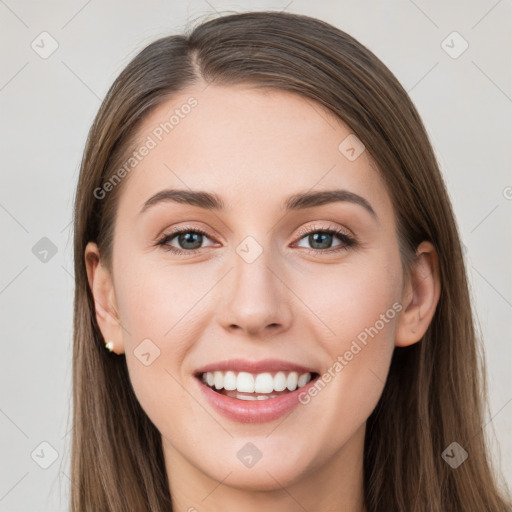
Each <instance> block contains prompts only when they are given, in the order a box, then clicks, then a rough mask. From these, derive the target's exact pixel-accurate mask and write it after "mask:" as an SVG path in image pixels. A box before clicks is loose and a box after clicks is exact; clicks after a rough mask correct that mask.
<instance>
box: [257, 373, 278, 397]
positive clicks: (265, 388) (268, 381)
mask: <svg viewBox="0 0 512 512" xmlns="http://www.w3.org/2000/svg"><path fill="white" fill-rule="evenodd" d="M272 391H274V379H273V378H272V375H270V373H260V374H258V375H256V379H255V380H254V392H255V393H272Z"/></svg>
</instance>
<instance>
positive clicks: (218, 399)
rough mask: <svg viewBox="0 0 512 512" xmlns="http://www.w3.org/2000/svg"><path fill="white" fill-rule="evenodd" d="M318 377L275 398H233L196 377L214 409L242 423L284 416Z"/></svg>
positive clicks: (264, 420)
mask: <svg viewBox="0 0 512 512" xmlns="http://www.w3.org/2000/svg"><path fill="white" fill-rule="evenodd" d="M317 379H318V376H317V377H315V378H314V379H313V380H311V381H309V383H308V384H306V385H305V386H302V387H301V388H299V389H296V390H295V391H291V392H290V393H286V394H285V395H281V396H278V397H275V398H268V399H266V400H239V399H238V398H231V397H229V396H226V395H222V394H221V393H217V392H216V391H214V390H213V389H212V388H210V387H209V386H207V385H206V384H203V382H202V381H201V380H200V379H198V378H195V380H196V381H197V383H198V384H199V386H200V388H201V390H202V392H203V393H204V395H205V396H206V398H207V399H208V401H209V402H210V404H211V405H212V406H213V407H214V409H215V410H217V411H218V412H219V413H220V414H222V415H223V416H225V417H227V418H229V419H231V420H233V421H238V422H240V423H264V422H267V421H273V420H276V419H278V418H280V417H281V416H284V415H285V414H287V413H289V412H291V411H292V410H293V409H294V408H295V407H297V405H299V403H300V402H299V394H301V393H303V392H307V391H308V389H309V388H310V387H311V386H313V385H314V384H315V382H316V381H317Z"/></svg>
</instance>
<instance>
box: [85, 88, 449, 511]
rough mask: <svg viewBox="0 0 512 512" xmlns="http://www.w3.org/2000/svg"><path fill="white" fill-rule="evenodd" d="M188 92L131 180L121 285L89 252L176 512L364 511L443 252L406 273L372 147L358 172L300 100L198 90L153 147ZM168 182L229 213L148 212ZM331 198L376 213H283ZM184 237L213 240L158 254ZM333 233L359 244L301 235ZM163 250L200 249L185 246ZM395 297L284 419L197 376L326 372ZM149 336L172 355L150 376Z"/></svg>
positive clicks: (333, 134)
mask: <svg viewBox="0 0 512 512" xmlns="http://www.w3.org/2000/svg"><path fill="white" fill-rule="evenodd" d="M190 96H194V98H196V99H197V101H198V105H197V107H195V108H194V109H193V110H192V112H191V113H190V114H189V115H188V116H186V117H185V118H184V119H181V120H180V123H179V124H178V125H177V126H175V127H174V129H173V130H172V131H171V132H170V133H169V134H167V135H165V137H164V138H163V140H162V141H161V142H159V144H158V145H157V146H156V147H155V148H154V149H152V150H151V151H150V152H149V154H148V155H147V156H146V157H145V158H144V159H143V160H142V161H141V162H140V163H139V164H138V165H137V167H136V169H135V170H134V171H133V172H132V173H131V174H130V175H129V176H128V177H126V178H125V182H124V183H123V184H122V186H123V189H122V194H121V196H120V202H119V205H118V212H117V219H116V225H115V234H114V245H113V255H112V269H113V270H112V274H111V273H110V272H109V271H108V269H107V268H106V267H105V266H104V265H102V263H101V261H100V255H99V252H98V248H97V246H96V245H95V244H94V243H92V242H91V243H89V244H88V246H87V249H86V253H85V260H86V264H87V271H88V276H89V283H90V286H91V290H92V291H93V294H94V298H95V304H96V316H97V320H98V325H99V327H100V329H101V331H102V334H103V336H104V338H105V340H112V341H113V342H114V351H115V352H116V353H117V354H124V355H125V357H126V362H127V366H128V370H129V373H130V379H131V381H132V384H133V387H134V390H135V393H136V395H137V398H138V400H139V401H140V403H141V405H142V407H143V409H144V410H145V412H146V413H147V415H148V416H149V418H150V419H151V421H152V422H153V423H154V424H155V426H156V427H157V428H158V430H159V431H160V432H161V434H162V439H163V449H164V455H165V461H166V467H167V474H168V477H169V485H170V489H171V494H172V497H173V506H174V509H175V510H179V511H188V510H194V509H195V510H197V511H200V512H203V511H204V512H207V511H208V512H213V511H225V510H234V509H235V508H236V509H237V510H240V511H244V512H252V511H261V510H266V511H270V512H273V511H279V512H283V511H285V512H298V511H302V510H311V511H313V510H314V511H318V512H327V511H333V510H340V505H339V504H340V503H342V504H343V510H344V511H346V512H356V511H357V512H361V511H364V510H365V506H364V502H363V473H362V462H363V448H364V435H365V428H366V420H367V418H368V416H369V415H370V414H371V412H372V411H373V409H374V408H375V406H376V404H377V402H378V400H379V397H380V395H381V393H382V390H383V387H384V382H385V380H386V376H387V373H388V369H389V364H390V360H391V356H392V353H393V350H394V348H395V346H408V345H411V344H413V343H416V342H418V341H419V340H420V339H421V337H422V336H423V334H424V333H425V331H426V330H427V327H428V325H429V323H430V321H431V319H432V316H433V314H434V311H435V308H436V305H437V302H438V299H439V293H440V283H439V271H438V266H437V256H436V253H435V250H434V248H433V246H432V245H431V244H429V243H427V242H423V243H422V244H421V245H420V246H419V247H418V251H417V260H416V264H415V265H414V267H413V269H412V270H411V272H410V274H408V275H406V276H403V273H402V267H401V260H400V253H399V249H398V240H397V237H396V233H395V228H396V225H395V219H394V213H393V206H392V202H391V199H390V196H389V194H388V193H387V191H386V188H385V186H384V184H383V182H382V180H381V178H380V177H379V175H378V173H377V172H376V170H375V169H374V168H372V166H371V161H370V157H369V154H368V151H364V152H363V153H362V154H361V155H360V156H359V157H358V158H357V159H356V160H354V161H349V160H348V159H347V158H346V157H345V155H344V154H342V153H341V152H340V151H339V149H338V146H339V144H340V143H341V142H342V141H343V140H344V139H345V138H346V137H347V136H348V135H349V134H350V133H351V130H350V129H349V128H348V127H347V126H346V125H344V124H343V123H341V122H337V120H336V119H335V118H334V117H333V116H332V115H331V114H329V113H328V112H326V111H325V110H323V109H322V108H321V107H320V106H319V105H317V104H313V103H312V102H310V101H309V100H305V99H304V98H302V97H299V96H296V95H293V94H291V93H287V92H283V91H275V90H274V91H270V92H269V91H267V92H263V91H262V90H259V91H257V90H254V89H251V88H250V87H248V86H245V87H244V86H237V87H219V86H214V85H210V86H208V87H206V88H205V86H204V84H201V85H197V86H194V87H191V88H189V89H187V90H185V91H182V92H181V93H180V94H178V95H176V96H175V97H174V98H173V99H172V100H169V101H168V102H167V103H165V104H164V105H162V106H160V107H159V108H158V109H156V110H155V111H154V112H152V113H151V114H150V116H149V117H147V118H146V119H145V120H144V122H143V124H142V126H141V128H140V130H139V134H140V140H141V141H143V140H145V139H146V138H147V136H148V135H149V134H151V132H152V130H154V128H155V127H156V126H158V125H159V123H160V122H163V121H165V120H168V119H169V117H170V116H171V115H172V113H173V111H174V109H176V108H179V107H180V105H183V104H184V103H186V101H187V99H188V98H190ZM171 188H174V189H181V190H201V191H207V192H211V193H215V194H217V195H218V196H220V197H221V198H222V200H223V202H224V204H225V209H224V210H219V211H214V210H207V209H203V208H200V207H199V206H191V205H187V204H177V203H173V202H170V201H163V202H160V203H158V204H155V205H153V206H152V207H150V208H148V209H147V210H146V211H145V212H144V213H141V214H139V211H140V210H141V208H142V206H143V205H144V203H145V202H146V201H147V200H148V198H150V197H151V196H153V195H154V194H155V193H157V192H159V191H161V190H164V189H171ZM334 189H344V190H347V191H350V192H352V193H353V194H357V195H359V196H361V197H363V198H364V199H365V200H366V201H367V202H368V203H369V204H370V205H371V207H372V209H373V210H374V212H375V216H374V215H372V214H371V213H370V212H369V211H368V210H367V209H365V208H364V207H363V206H361V205H360V204H356V203H353V202H349V201H341V202H334V203H329V204H324V205H321V206H314V207H311V208H307V209H304V210H290V211H285V210H283V209H281V205H282V203H283V202H284V201H285V199H286V198H288V196H290V195H292V194H296V193H299V192H306V191H310V192H316V191H327V190H334ZM174 227H185V228H188V230H186V232H187V233H190V232H192V233H194V231H193V229H190V228H194V227H196V228H201V229H203V230H206V231H207V233H208V235H207V236H202V237H201V235H197V237H198V239H199V243H198V244H197V245H194V248H195V247H197V246H199V247H200V249H199V250H198V252H197V253H195V254H193V255H188V254H186V255H179V254H174V253H172V252H170V251H166V250H165V249H164V248H163V247H162V246H158V245H155V244H156V242H157V241H158V240H159V239H160V238H161V237H162V235H164V234H168V233H169V231H170V229H171V228H174ZM332 227H334V228H338V229H341V230H343V231H344V232H346V233H347V234H350V235H351V236H353V237H355V238H356V240H357V243H356V245H355V246H347V247H346V249H345V250H341V251H338V252H333V250H334V249H336V248H339V247H341V246H343V245H345V244H344V241H342V240H340V239H339V238H338V236H337V235H336V234H334V235H332V237H331V239H332V244H331V247H332V248H330V249H329V248H318V247H319V246H318V245H316V246H314V245H311V243H312V242H311V239H312V237H311V236H310V237H308V235H307V234H301V229H303V228H311V229H312V233H317V232H320V233H322V232H323V230H324V231H325V230H326V229H329V228H332ZM247 236H251V237H253V238H254V239H255V240H256V241H257V243H258V244H259V246H260V247H261V249H262V253H261V255H260V256H259V257H258V258H257V259H255V260H254V261H253V262H251V263H248V262H247V261H246V260H244V259H243V258H242V257H241V256H240V255H239V253H237V251H236V248H237V246H238V245H239V244H240V243H241V242H242V241H243V240H244V239H245V238H246V237H247ZM192 240H193V239H192ZM201 240H202V244H201ZM313 243H314V242H313ZM167 245H168V246H172V247H174V248H176V249H181V250H182V251H186V250H190V249H187V247H190V245H189V246H186V245H183V244H180V240H179V238H178V237H177V236H175V237H174V239H173V240H172V241H171V240H169V241H168V242H167ZM315 247H317V249H316V252H315V251H314V248H315ZM320 247H329V245H328V244H325V245H323V246H320ZM308 249H309V251H308ZM329 251H331V252H329ZM393 304H400V305H401V311H400V313H399V314H396V315H393V318H392V319H388V321H387V322H386V323H385V324H384V327H383V328H381V329H380V330H379V331H378V334H376V335H374V337H373V338H368V343H367V345H365V346H364V347H363V348H362V350H361V351H360V352H359V353H358V354H357V356H354V358H353V359H352V360H351V361H349V362H348V364H347V365H346V366H345V367H344V368H343V370H342V371H340V372H338V373H337V374H336V377H335V378H333V379H332V380H331V381H330V382H329V383H328V384H327V385H326V386H325V388H324V389H323V390H322V391H321V392H320V393H318V395H317V396H316V397H314V398H313V399H311V401H310V402H309V403H308V404H307V405H299V406H298V407H296V408H294V409H293V410H292V411H291V413H290V414H288V415H287V416H285V417H282V418H279V419H277V420H272V421H268V422H263V423H252V424H244V423H241V422H238V421H234V420H232V419H228V418H226V417H224V416H222V415H220V414H219V413H218V411H217V410H215V409H214V408H212V406H211V404H210V403H209V402H208V401H207V400H205V398H204V396H203V394H202V393H200V392H199V391H198V384H197V382H196V380H195V379H196V377H195V376H194V372H195V370H196V369H197V368H199V367H200V366H204V365H206V364H209V363H211V362H218V361H222V360H225V359H231V358H233V357H241V358H244V359H250V360H255V361H258V360H261V359H266V358H277V359H284V360H286V361H292V362H294V363H298V364H303V365H306V366H308V367H313V368H316V369H318V373H320V374H323V373H324V372H326V371H327V370H328V369H329V368H332V366H333V363H334V362H335V361H336V358H337V357H338V356H339V355H340V354H341V355H343V354H344V353H345V352H346V351H347V350H348V349H349V348H350V346H351V343H352V342H353V340H355V339H357V336H358V335H359V334H360V333H361V332H363V331H364V329H365V328H368V327H370V326H374V325H376V321H377V320H379V318H381V316H380V315H382V314H384V313H386V311H388V310H389V309H390V308H391V307H392V305H393ZM381 323H382V322H381ZM147 338H149V339H150V340H151V342H152V343H154V345H156V346H157V347H158V348H159V350H160V356H159V357H157V358H156V359H155V360H154V361H153V362H152V363H151V364H150V365H148V366H145V365H144V364H142V363H141V361H140V360H139V359H138V358H137V357H136V356H135V355H134V350H136V348H137V346H138V345H139V344H140V343H141V342H142V340H144V339H147ZM119 428H122V425H119ZM248 442H251V443H253V444H254V445H255V446H256V447H257V448H258V450H259V452H260V453H261V454H262V456H261V459H260V460H259V461H258V462H257V463H256V464H255V465H254V466H252V467H250V468H249V467H246V466H244V464H242V463H241V462H240V460H239V458H238V457H237V452H238V450H240V449H241V448H242V447H244V445H246V444H247V443H248Z"/></svg>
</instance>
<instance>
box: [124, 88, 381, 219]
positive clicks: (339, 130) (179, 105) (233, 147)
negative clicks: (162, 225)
mask: <svg viewBox="0 0 512 512" xmlns="http://www.w3.org/2000/svg"><path fill="white" fill-rule="evenodd" d="M347 137H349V138H348V139H347ZM351 137H354V135H353V134H352V132H351V129H350V128H349V127H348V126H347V125H345V124H344V123H343V122H342V121H341V120H339V119H338V118H337V117H335V116H334V115H333V114H332V113H331V112H329V111H328V110H327V109H325V108H323V107H322V106H321V105H320V104H318V103H316V102H313V101H311V100H308V99H306V98H303V97H302V96H299V95H297V94H294V93H290V92H286V91H281V90H268V89H265V90H262V89H255V88H251V87H249V86H236V87H233V86H230V87H219V86H214V85H209V86H207V87H206V88H204V84H203V85H202V87H199V86H197V87H191V88H188V89H186V90H184V91H181V92H180V93H179V94H177V95H176V96H175V97H173V98H172V99H170V100H168V101H167V102H165V103H164V104H162V105H161V106H160V107H158V108H157V109H156V110H155V111H153V112H152V113H151V114H150V115H149V116H148V117H147V118H146V119H145V120H144V122H143V123H142V124H141V126H140V128H139V130H138V141H137V143H136V144H135V151H137V150H138V149H140V148H142V146H144V145H145V146H147V147H148V148H150V149H149V150H148V151H144V153H145V155H144V156H142V157H141V156H140V153H141V151H139V158H138V160H137V163H136V165H135V166H134V167H133V170H132V171H130V173H129V175H128V177H127V178H126V180H127V183H125V184H124V186H125V188H124V191H123V193H122V197H121V204H120V208H123V205H124V207H125V208H126V207H128V206H129V209H130V211H134V210H136V211H139V210H140V208H141V207H142V205H143V204H144V201H145V200H147V198H148V197H150V196H151V195H153V194H155V193H156V192H158V191H159V190H163V189H168V188H180V189H194V190H206V191H211V192H215V193H216V194H218V195H220V196H221V197H222V198H223V199H224V200H225V202H226V204H227V205H228V207H230V208H231V207H232V208H236V209H249V208H257V209H259V210H260V211H261V208H262V206H263V203H265V204H268V206H269V207H270V208H272V207H273V206H274V205H277V204H279V205H280V204H282V200H283V198H284V197H288V196H289V195H291V194H293V193H294V192H297V191H300V192H303V191H305V190H330V189H332V188H344V189H347V190H349V191H351V192H353V193H356V194H360V195H363V196H364V197H366V198H368V199H370V198H372V202H373V203H381V204H380V206H379V204H377V209H385V208H386V207H389V204H388V205H386V204H385V203H386V202H389V198H388V197H387V193H386V192H385V189H384V185H383V183H382V182H381V180H380V177H379V175H378V173H377V171H376V170H375V169H374V168H373V167H372V165H371V158H370V157H369V155H368V152H367V151H363V153H362V154H361V155H360V156H359V157H358V158H356V159H355V160H353V159H349V158H347V154H346V153H344V150H345V149H346V146H347V141H352V138H351ZM340 144H341V147H340ZM349 145H350V144H349ZM352 145H353V144H352ZM356 149H357V148H356Z"/></svg>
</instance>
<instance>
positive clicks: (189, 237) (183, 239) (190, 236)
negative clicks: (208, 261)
mask: <svg viewBox="0 0 512 512" xmlns="http://www.w3.org/2000/svg"><path fill="white" fill-rule="evenodd" d="M202 236H203V235H202V234H201V233H182V234H181V235H179V237H178V239H179V243H180V245H181V246H182V247H183V246H185V247H183V248H184V249H199V248H200V247H201V237H202ZM194 239H195V240H194ZM189 243H192V244H195V246H192V247H190V246H188V245H187V244H189Z"/></svg>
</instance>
